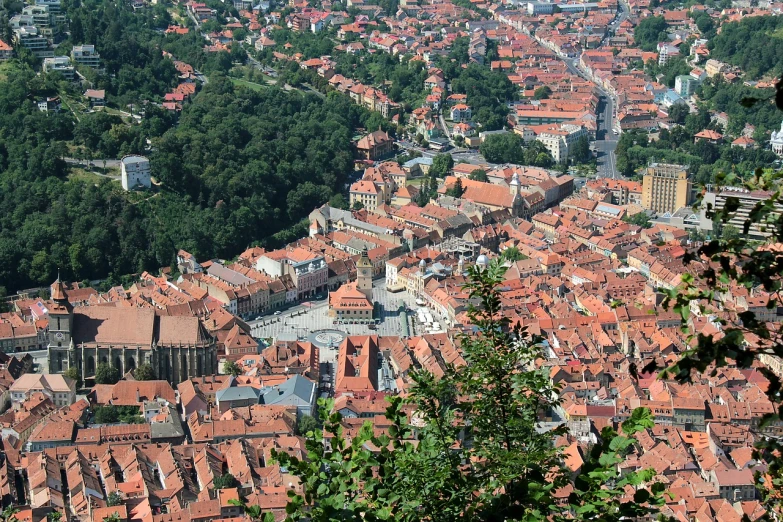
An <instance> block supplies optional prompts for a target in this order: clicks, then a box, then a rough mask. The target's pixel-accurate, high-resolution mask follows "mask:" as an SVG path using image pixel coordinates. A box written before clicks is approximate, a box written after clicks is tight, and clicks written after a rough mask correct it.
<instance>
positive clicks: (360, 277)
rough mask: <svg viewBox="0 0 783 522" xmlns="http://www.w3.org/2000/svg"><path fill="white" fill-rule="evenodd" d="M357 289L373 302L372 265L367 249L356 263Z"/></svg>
mask: <svg viewBox="0 0 783 522" xmlns="http://www.w3.org/2000/svg"><path fill="white" fill-rule="evenodd" d="M356 289H357V290H358V291H360V292H361V293H363V294H364V295H365V297H367V299H369V300H370V301H371V302H372V263H371V262H370V256H368V255H367V247H366V246H365V247H364V249H363V250H362V256H361V257H360V258H359V261H358V262H357V263H356Z"/></svg>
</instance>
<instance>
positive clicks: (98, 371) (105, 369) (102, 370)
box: [95, 363, 120, 384]
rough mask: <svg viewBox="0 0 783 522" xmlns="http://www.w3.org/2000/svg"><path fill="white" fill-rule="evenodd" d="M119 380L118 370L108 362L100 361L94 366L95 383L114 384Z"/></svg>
mask: <svg viewBox="0 0 783 522" xmlns="http://www.w3.org/2000/svg"><path fill="white" fill-rule="evenodd" d="M119 380H120V370H118V369H117V368H115V367H114V366H112V365H110V364H109V363H100V364H99V365H98V367H97V368H95V384H116V383H117V382H118V381H119Z"/></svg>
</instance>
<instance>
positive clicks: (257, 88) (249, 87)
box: [231, 78, 267, 91]
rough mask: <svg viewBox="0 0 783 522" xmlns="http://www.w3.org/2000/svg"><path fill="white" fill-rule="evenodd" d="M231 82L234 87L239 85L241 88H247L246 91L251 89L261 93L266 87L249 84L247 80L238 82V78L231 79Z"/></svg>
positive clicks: (258, 84)
mask: <svg viewBox="0 0 783 522" xmlns="http://www.w3.org/2000/svg"><path fill="white" fill-rule="evenodd" d="M231 82H232V83H233V84H234V85H241V86H243V87H247V88H248V89H252V90H254V91H261V90H264V89H266V87H267V86H266V85H261V84H260V83H253V82H249V81H247V80H240V79H239V78H231Z"/></svg>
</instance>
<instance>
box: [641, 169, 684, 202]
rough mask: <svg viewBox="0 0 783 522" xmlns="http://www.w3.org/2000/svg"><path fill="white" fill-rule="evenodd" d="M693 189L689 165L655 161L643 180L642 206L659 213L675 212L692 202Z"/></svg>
mask: <svg viewBox="0 0 783 522" xmlns="http://www.w3.org/2000/svg"><path fill="white" fill-rule="evenodd" d="M691 189H692V184H691V180H690V179H688V168H687V167H684V166H682V165H670V164H665V163H653V164H652V165H650V166H649V167H647V171H646V172H645V174H644V178H643V181H642V207H644V208H645V209H647V210H652V211H654V212H657V213H659V214H664V213H666V212H670V213H671V212H674V211H676V210H677V209H679V208H682V207H685V206H687V205H688V203H690V200H691Z"/></svg>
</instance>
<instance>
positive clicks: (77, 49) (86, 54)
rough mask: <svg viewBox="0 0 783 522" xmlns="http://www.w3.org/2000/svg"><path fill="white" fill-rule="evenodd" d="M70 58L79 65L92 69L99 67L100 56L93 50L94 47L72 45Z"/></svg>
mask: <svg viewBox="0 0 783 522" xmlns="http://www.w3.org/2000/svg"><path fill="white" fill-rule="evenodd" d="M71 58H72V59H73V61H74V62H76V63H78V64H79V65H84V66H86V67H92V68H93V69H95V68H98V67H100V66H101V55H100V54H98V52H97V51H96V50H95V46H94V45H74V46H73V49H72V50H71Z"/></svg>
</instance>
